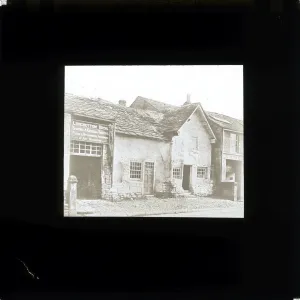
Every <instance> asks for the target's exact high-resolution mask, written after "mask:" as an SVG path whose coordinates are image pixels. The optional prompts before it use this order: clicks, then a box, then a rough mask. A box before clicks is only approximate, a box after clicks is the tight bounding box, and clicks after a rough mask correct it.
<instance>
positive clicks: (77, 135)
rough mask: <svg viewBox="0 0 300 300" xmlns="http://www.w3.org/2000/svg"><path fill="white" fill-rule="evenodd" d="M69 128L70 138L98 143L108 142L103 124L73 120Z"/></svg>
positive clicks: (106, 130)
mask: <svg viewBox="0 0 300 300" xmlns="http://www.w3.org/2000/svg"><path fill="white" fill-rule="evenodd" d="M71 128H72V129H71V139H72V140H75V141H82V142H90V143H99V144H106V143H108V128H107V126H105V125H103V124H97V123H90V122H84V121H77V120H73V121H72V127H71Z"/></svg>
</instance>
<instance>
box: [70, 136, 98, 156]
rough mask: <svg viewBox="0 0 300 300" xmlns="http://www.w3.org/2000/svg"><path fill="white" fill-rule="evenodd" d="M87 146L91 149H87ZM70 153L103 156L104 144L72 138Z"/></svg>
mask: <svg viewBox="0 0 300 300" xmlns="http://www.w3.org/2000/svg"><path fill="white" fill-rule="evenodd" d="M83 146H84V147H83ZM87 146H88V148H89V151H87V149H88V148H87ZM77 147H78V148H77ZM75 149H78V152H75ZM70 155H78V156H92V157H101V156H102V155H103V144H98V143H91V142H85V141H77V140H71V141H70Z"/></svg>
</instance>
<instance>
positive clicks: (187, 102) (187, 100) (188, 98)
mask: <svg viewBox="0 0 300 300" xmlns="http://www.w3.org/2000/svg"><path fill="white" fill-rule="evenodd" d="M188 104H191V94H187V97H186V101H185V102H184V104H183V105H188Z"/></svg>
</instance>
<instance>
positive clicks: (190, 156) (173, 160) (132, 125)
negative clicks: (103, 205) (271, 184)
mask: <svg viewBox="0 0 300 300" xmlns="http://www.w3.org/2000/svg"><path fill="white" fill-rule="evenodd" d="M151 101H152V104H151V103H150V102H151ZM155 102H156V106H158V105H160V108H159V109H158V108H156V107H155V105H153V103H155ZM64 142H65V149H64V188H65V189H66V188H67V180H68V177H69V175H75V176H76V177H77V179H78V198H81V199H92V198H94V199H96V198H103V199H119V198H123V197H124V198H125V197H128V195H129V196H130V197H139V196H141V195H156V194H160V193H165V192H166V190H167V191H168V189H170V192H172V193H173V194H175V195H176V194H182V193H184V192H186V191H189V192H191V193H192V194H196V195H201V196H207V195H211V194H212V193H213V181H212V178H211V173H212V164H211V160H212V157H211V154H212V145H213V144H214V143H215V142H216V136H215V134H214V132H213V130H212V128H211V125H210V122H209V120H208V117H207V115H206V113H205V112H204V110H203V108H202V106H201V104H200V103H190V100H189V99H188V100H187V101H186V102H185V103H184V105H182V106H181V107H176V106H170V105H167V104H164V103H161V102H158V101H153V100H150V99H147V98H143V97H138V98H137V99H136V100H135V101H134V103H133V104H132V105H131V107H127V106H126V101H124V100H120V101H119V104H113V103H111V102H109V101H105V100H102V99H87V98H83V97H78V96H75V95H71V94H66V95H65V138H64Z"/></svg>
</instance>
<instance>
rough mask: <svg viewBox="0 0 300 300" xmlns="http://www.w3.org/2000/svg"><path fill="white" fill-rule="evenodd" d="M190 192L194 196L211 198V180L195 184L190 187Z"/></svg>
mask: <svg viewBox="0 0 300 300" xmlns="http://www.w3.org/2000/svg"><path fill="white" fill-rule="evenodd" d="M191 192H192V194H194V195H196V196H203V197H204V196H211V195H212V193H213V182H212V181H211V180H205V181H203V182H201V183H197V184H196V185H194V186H192V188H191Z"/></svg>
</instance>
